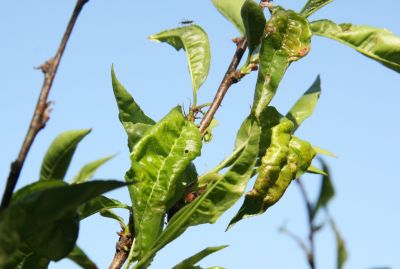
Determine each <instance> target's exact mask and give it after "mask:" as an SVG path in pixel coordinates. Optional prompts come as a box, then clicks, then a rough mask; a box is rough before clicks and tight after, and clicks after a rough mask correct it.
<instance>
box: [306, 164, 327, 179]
mask: <svg viewBox="0 0 400 269" xmlns="http://www.w3.org/2000/svg"><path fill="white" fill-rule="evenodd" d="M307 172H308V173H311V174H318V175H323V176H325V175H327V173H325V172H324V171H323V170H321V169H319V168H318V167H316V166H314V165H310V166H309V167H308V169H307Z"/></svg>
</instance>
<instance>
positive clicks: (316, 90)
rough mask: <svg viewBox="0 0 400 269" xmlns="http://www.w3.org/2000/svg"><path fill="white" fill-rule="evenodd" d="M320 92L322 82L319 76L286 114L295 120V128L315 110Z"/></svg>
mask: <svg viewBox="0 0 400 269" xmlns="http://www.w3.org/2000/svg"><path fill="white" fill-rule="evenodd" d="M320 94H321V82H320V78H319V76H318V77H317V79H316V80H315V81H314V83H313V84H312V85H311V87H310V88H309V89H308V90H307V91H306V92H305V93H304V94H303V96H302V97H301V98H300V99H299V100H298V101H297V102H296V104H295V105H294V106H293V107H292V108H291V109H290V111H289V113H288V114H287V115H286V117H287V118H288V119H289V120H291V121H293V123H294V129H295V130H296V129H297V128H298V127H299V126H300V124H302V123H303V121H304V120H306V119H307V118H308V117H310V116H311V114H312V113H313V112H314V109H315V106H316V104H317V102H318V99H319V96H320Z"/></svg>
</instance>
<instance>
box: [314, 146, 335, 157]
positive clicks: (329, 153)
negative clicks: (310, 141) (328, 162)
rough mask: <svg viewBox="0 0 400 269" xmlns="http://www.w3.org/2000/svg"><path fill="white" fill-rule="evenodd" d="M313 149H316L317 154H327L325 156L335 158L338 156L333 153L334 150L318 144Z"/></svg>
mask: <svg viewBox="0 0 400 269" xmlns="http://www.w3.org/2000/svg"><path fill="white" fill-rule="evenodd" d="M313 149H314V150H315V152H316V153H317V154H320V155H325V156H329V157H333V158H337V156H336V155H335V154H333V153H332V152H330V151H329V150H326V149H323V148H320V147H317V146H313Z"/></svg>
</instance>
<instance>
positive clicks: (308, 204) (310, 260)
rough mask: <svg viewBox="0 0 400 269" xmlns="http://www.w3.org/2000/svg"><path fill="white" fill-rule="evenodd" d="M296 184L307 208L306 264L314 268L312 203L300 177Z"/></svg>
mask: <svg viewBox="0 0 400 269" xmlns="http://www.w3.org/2000/svg"><path fill="white" fill-rule="evenodd" d="M296 182H297V185H298V186H299V188H300V192H301V195H302V196H303V200H304V202H305V204H306V208H307V216H308V227H309V231H308V241H309V244H310V249H309V251H307V252H306V254H307V261H308V264H309V265H310V268H311V269H315V268H316V266H315V246H314V224H313V216H312V213H313V212H312V211H313V210H312V204H311V202H310V199H309V198H308V195H307V192H306V189H305V188H304V185H303V183H302V181H301V179H300V178H299V179H297V180H296Z"/></svg>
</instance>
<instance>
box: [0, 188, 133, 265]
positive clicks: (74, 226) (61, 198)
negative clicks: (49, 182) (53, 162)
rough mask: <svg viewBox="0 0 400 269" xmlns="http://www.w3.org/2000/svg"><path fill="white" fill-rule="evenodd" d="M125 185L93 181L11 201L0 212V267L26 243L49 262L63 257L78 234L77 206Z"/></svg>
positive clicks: (52, 189) (48, 189)
mask: <svg viewBox="0 0 400 269" xmlns="http://www.w3.org/2000/svg"><path fill="white" fill-rule="evenodd" d="M124 185H126V184H125V183H122V182H117V181H92V182H87V183H82V184H77V185H72V186H58V187H53V188H46V189H42V190H39V191H35V192H33V193H31V194H29V195H26V196H25V197H21V198H20V199H18V200H17V201H15V202H13V203H12V204H11V205H10V206H9V207H8V208H7V209H6V210H3V211H1V213H0V267H1V266H3V265H4V264H6V263H7V262H8V258H9V257H10V256H12V254H13V253H14V252H15V251H16V250H17V249H19V248H20V247H22V246H24V245H26V244H27V245H28V246H29V247H30V248H31V249H32V251H33V252H35V253H38V254H41V255H42V256H43V257H46V258H48V259H51V260H59V259H61V258H63V257H65V256H66V255H67V254H68V253H69V252H70V251H71V250H72V248H73V247H74V245H75V241H76V237H77V235H78V234H77V233H78V225H79V219H78V218H77V214H76V210H77V207H78V206H79V205H81V204H82V203H84V202H86V201H88V200H90V199H92V198H94V197H96V196H98V195H100V194H101V193H104V192H106V191H109V190H112V189H115V188H118V187H122V186H124ZM50 247H52V249H50Z"/></svg>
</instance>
